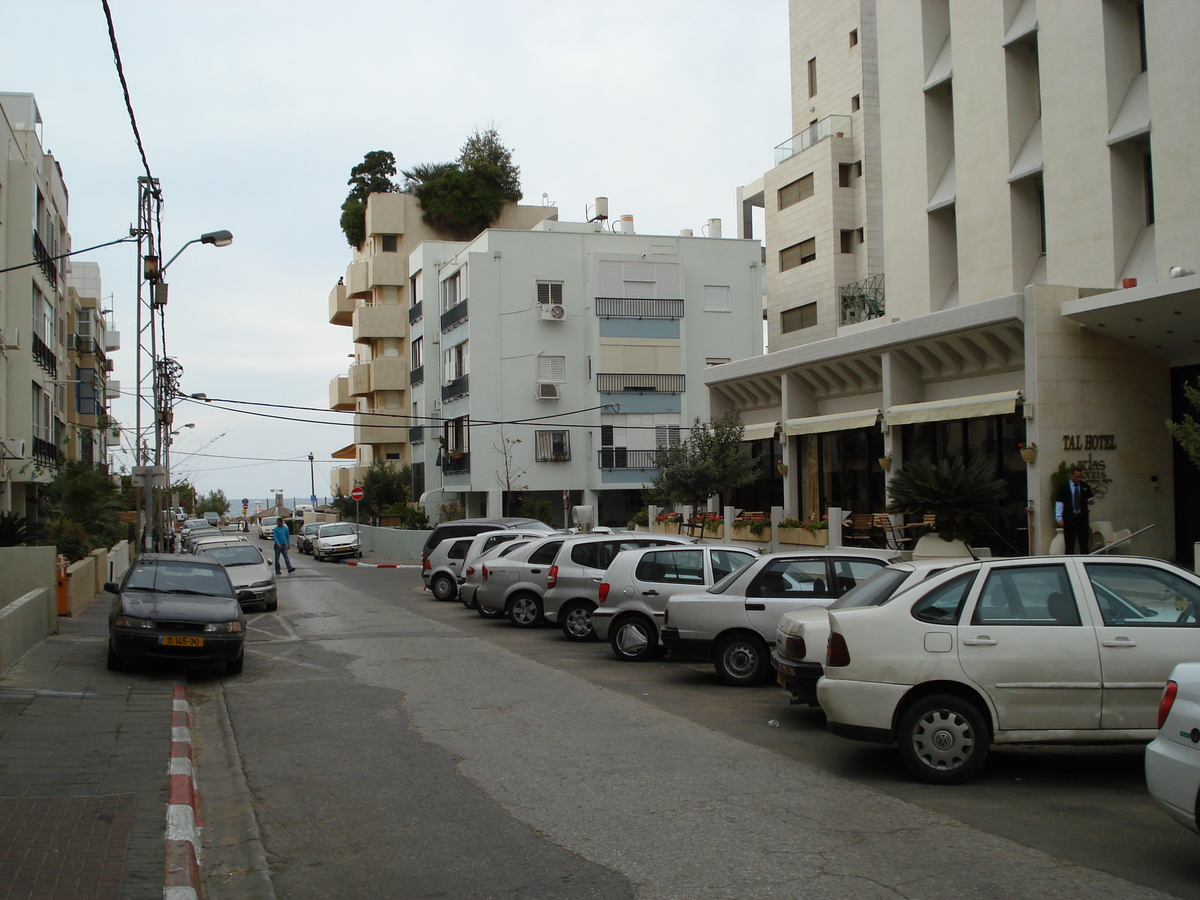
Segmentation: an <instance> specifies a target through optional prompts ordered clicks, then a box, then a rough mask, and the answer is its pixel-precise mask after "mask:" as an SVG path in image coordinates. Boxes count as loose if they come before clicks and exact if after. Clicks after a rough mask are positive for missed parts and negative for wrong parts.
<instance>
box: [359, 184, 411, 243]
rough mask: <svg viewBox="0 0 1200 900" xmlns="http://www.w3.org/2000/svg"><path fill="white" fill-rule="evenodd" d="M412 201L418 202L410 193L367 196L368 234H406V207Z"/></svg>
mask: <svg viewBox="0 0 1200 900" xmlns="http://www.w3.org/2000/svg"><path fill="white" fill-rule="evenodd" d="M410 203H411V204H414V205H415V203H416V198H415V197H413V196H411V195H410V194H371V196H370V197H368V198H367V234H397V235H402V234H404V208H405V206H406V205H407V204H410ZM417 208H418V209H419V208H420V207H417ZM399 255H400V254H397V256H399Z"/></svg>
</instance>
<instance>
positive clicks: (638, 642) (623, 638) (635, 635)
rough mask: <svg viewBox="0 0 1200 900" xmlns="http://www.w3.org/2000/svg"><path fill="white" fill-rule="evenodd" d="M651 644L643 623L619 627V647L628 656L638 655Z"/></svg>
mask: <svg viewBox="0 0 1200 900" xmlns="http://www.w3.org/2000/svg"><path fill="white" fill-rule="evenodd" d="M649 644H650V638H649V636H648V635H647V634H646V629H645V628H643V627H642V626H641V625H634V624H629V625H622V626H621V627H620V628H619V629H617V647H618V648H619V649H620V651H621V652H622V653H623V654H625V655H626V656H637V655H638V654H639V653H642V652H643V651H644V650H645V649H646V647H647V646H649Z"/></svg>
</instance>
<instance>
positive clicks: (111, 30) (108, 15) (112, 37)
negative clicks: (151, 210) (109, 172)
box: [100, 0, 161, 230]
mask: <svg viewBox="0 0 1200 900" xmlns="http://www.w3.org/2000/svg"><path fill="white" fill-rule="evenodd" d="M100 3H101V4H102V5H103V6H104V18H105V19H107V20H108V39H109V41H110V43H112V50H113V61H114V62H116V64H117V77H118V78H119V79H121V91H122V92H123V93H124V94H125V108H126V109H127V110H128V111H129V124H130V125H131V126H132V127H133V138H134V140H135V141H136V142H137V148H138V153H139V154H140V155H141V157H142V167H143V168H145V170H146V177H147V178H149V179H150V181H151V183H154V181H155V179H154V176H153V175H152V174H151V173H150V161H149V160H147V159H146V148H145V147H143V146H142V136H141V134H140V133H139V132H138V126H137V117H136V116H135V115H134V114H133V101H132V100H131V99H130V97H129V84H128V83H127V82H126V81H125V69H124V67H122V65H121V49H120V48H119V47H118V46H117V30H116V28H115V27H114V26H113V18H112V10H111V9H109V8H108V0H100ZM160 230H161V229H160Z"/></svg>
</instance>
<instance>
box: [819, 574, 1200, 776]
mask: <svg viewBox="0 0 1200 900" xmlns="http://www.w3.org/2000/svg"><path fill="white" fill-rule="evenodd" d="M1198 615H1200V576H1197V575H1195V574H1193V573H1191V572H1187V571H1185V570H1183V569H1181V568H1179V567H1177V566H1174V565H1171V564H1170V563H1166V562H1163V561H1162V560H1157V559H1142V558H1136V557H1127V556H1126V557H1119V556H1113V557H1088V556H1069V557H1054V556H1050V557H1043V556H1039V557H1029V558H1020V559H994V560H980V561H978V562H969V563H966V564H964V565H960V566H955V567H953V568H951V569H948V570H947V571H945V572H942V573H940V574H938V575H935V576H933V577H932V578H930V579H928V580H927V581H925V582H923V583H922V584H919V585H917V586H916V587H913V588H911V589H910V590H907V591H905V592H904V593H903V594H900V595H899V596H897V597H895V598H894V599H893V600H892V601H891V602H889V603H885V604H883V605H882V606H871V607H863V608H859V609H839V610H833V611H831V612H830V613H829V628H830V632H829V643H828V651H827V655H826V664H825V675H824V677H823V678H821V680H820V681H819V682H817V699H818V701H819V702H820V704H821V708H822V709H823V710H825V715H826V724H827V725H828V727H829V730H830V731H832V732H833V733H834V734H836V735H839V736H841V737H847V738H853V739H855V740H862V741H877V742H880V743H895V744H896V745H897V748H898V749H899V751H900V757H901V759H902V760H903V761H904V763H905V765H906V766H907V767H908V769H909V771H911V772H912V773H913V774H914V775H915V776H916V777H917V778H919V779H920V780H922V781H928V782H932V783H935V784H957V783H960V782H963V781H966V780H967V779H969V778H970V777H971V776H972V775H974V774H975V773H976V772H978V771H979V769H980V767H982V766H983V764H984V760H985V759H986V758H987V755H988V751H989V748H990V747H991V745H992V744H993V743H1000V744H1004V743H1017V744H1035V743H1056V744H1062V743H1086V744H1102V743H1135V742H1139V741H1150V740H1152V739H1153V738H1154V737H1155V736H1156V730H1155V726H1156V724H1157V714H1158V710H1159V707H1160V700H1161V696H1162V692H1163V688H1164V686H1165V685H1166V682H1167V679H1168V677H1169V675H1170V673H1171V670H1172V669H1174V667H1175V666H1176V665H1178V664H1179V663H1181V662H1188V661H1191V660H1194V659H1195V657H1196V651H1197V646H1198V640H1200V628H1198V623H1197V616H1198Z"/></svg>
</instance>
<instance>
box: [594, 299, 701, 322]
mask: <svg viewBox="0 0 1200 900" xmlns="http://www.w3.org/2000/svg"><path fill="white" fill-rule="evenodd" d="M596 315H598V316H609V317H612V318H622V319H682V318H683V301H682V300H635V299H631V298H628V297H597V298H596Z"/></svg>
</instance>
